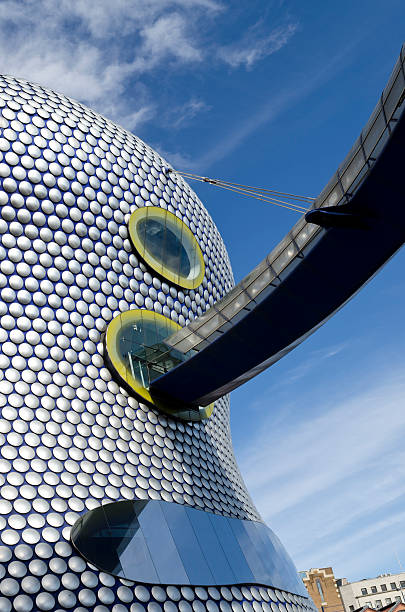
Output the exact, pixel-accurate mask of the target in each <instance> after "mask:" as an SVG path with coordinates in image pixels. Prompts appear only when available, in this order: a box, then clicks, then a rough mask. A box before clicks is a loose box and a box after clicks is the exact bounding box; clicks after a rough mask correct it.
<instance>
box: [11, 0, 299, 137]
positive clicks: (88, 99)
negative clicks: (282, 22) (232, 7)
mask: <svg viewBox="0 0 405 612" xmlns="http://www.w3.org/2000/svg"><path fill="white" fill-rule="evenodd" d="M228 10H229V8H227V6H226V4H225V3H222V2H218V1H216V0H150V1H148V2H144V1H143V0H115V1H114V2H111V1H110V0H98V1H97V6H96V7H93V8H92V7H89V3H88V1H87V0H59V1H58V2H57V3H55V2H54V0H3V1H2V2H1V3H0V71H1V72H3V73H8V74H12V75H14V76H18V77H23V78H26V79H28V80H32V81H36V82H38V83H40V84H43V85H45V86H46V87H50V88H52V89H55V90H58V91H61V92H63V93H65V94H67V95H69V96H72V97H73V98H76V99H78V100H80V101H82V102H84V103H86V104H89V105H91V106H92V107H93V108H95V109H96V110H98V111H99V112H101V113H103V114H105V115H109V116H110V118H111V119H113V120H115V121H118V122H119V123H122V124H123V125H124V126H125V127H128V128H129V129H133V128H134V127H139V125H140V124H141V122H143V123H146V122H148V121H151V119H152V118H155V117H156V115H157V114H159V115H164V109H162V105H163V104H164V102H163V99H162V98H163V97H164V96H162V95H161V94H162V91H160V92H159V94H160V95H159V96H157V95H156V91H155V92H153V91H152V89H151V88H150V86H146V85H145V82H146V79H147V77H148V76H149V75H153V77H154V78H158V77H159V75H160V76H161V78H162V80H164V79H165V78H166V77H167V75H168V74H170V73H174V72H177V73H179V71H184V70H187V69H189V68H191V67H193V68H194V69H196V68H197V69H201V70H206V66H207V62H211V64H212V63H213V62H217V63H218V60H219V61H221V62H225V63H226V64H227V65H231V66H233V67H234V68H237V67H248V68H251V67H252V66H253V65H254V64H255V63H256V62H258V61H259V60H260V59H263V58H264V57H266V56H267V55H269V54H270V53H274V52H275V51H276V50H277V49H279V48H281V46H283V45H284V44H286V42H287V41H288V39H289V37H291V36H292V34H293V30H294V27H295V26H287V27H286V28H284V29H277V30H274V31H273V32H271V33H270V34H268V35H266V36H264V35H262V34H260V32H259V29H258V26H257V25H256V26H254V27H253V28H250V30H248V33H247V34H246V35H244V36H242V39H241V41H240V42H235V43H234V44H233V45H230V46H228V47H220V46H219V43H218V42H217V39H216V38H215V32H216V29H215V28H218V27H219V25H220V24H221V20H222V19H223V15H224V14H226V12H227V11H228ZM139 91H142V95H140V96H139V95H138V94H139ZM189 97H190V99H189V101H186V102H183V103H180V104H178V102H177V106H178V110H179V113H178V116H176V117H174V120H173V125H172V126H171V127H172V128H175V129H179V128H182V127H184V126H186V125H187V124H188V122H189V121H190V119H192V118H193V117H194V116H196V114H197V113H199V112H202V111H204V110H207V109H208V108H209V107H208V106H207V105H206V103H205V102H204V101H203V100H202V99H200V97H195V96H189Z"/></svg>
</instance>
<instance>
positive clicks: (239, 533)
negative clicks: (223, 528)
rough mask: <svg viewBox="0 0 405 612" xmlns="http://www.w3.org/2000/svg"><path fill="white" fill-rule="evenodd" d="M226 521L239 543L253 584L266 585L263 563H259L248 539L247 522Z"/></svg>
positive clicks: (258, 558)
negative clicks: (250, 572)
mask: <svg viewBox="0 0 405 612" xmlns="http://www.w3.org/2000/svg"><path fill="white" fill-rule="evenodd" d="M228 520H229V524H230V526H231V529H232V531H233V533H234V534H235V536H236V538H237V540H238V542H239V545H240V547H241V549H242V552H243V554H244V556H245V558H246V561H247V563H248V565H249V567H250V569H251V570H252V574H253V576H254V579H255V582H261V583H266V578H267V576H266V571H265V569H264V567H263V563H262V562H261V560H260V557H259V555H258V554H257V552H256V550H255V548H254V544H253V542H252V540H251V539H250V535H249V532H248V527H247V525H246V524H245V523H249V521H240V520H238V519H228Z"/></svg>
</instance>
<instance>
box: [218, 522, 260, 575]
mask: <svg viewBox="0 0 405 612" xmlns="http://www.w3.org/2000/svg"><path fill="white" fill-rule="evenodd" d="M209 518H210V521H211V525H212V526H213V528H214V531H215V533H216V535H217V538H218V540H219V543H220V544H221V547H222V550H223V551H224V553H225V556H226V558H227V560H228V563H229V565H230V567H231V569H232V571H233V573H234V574H235V576H237V577H238V578H237V582H254V581H255V580H254V576H253V574H252V572H251V570H250V568H249V565H248V563H247V561H246V558H245V556H244V554H243V553H242V550H241V547H240V546H239V543H238V541H237V539H236V538H235V535H234V533H233V531H232V529H231V526H230V525H229V522H228V521H229V520H230V519H227V518H226V517H223V516H221V517H219V516H217V515H216V514H209ZM218 519H220V520H218Z"/></svg>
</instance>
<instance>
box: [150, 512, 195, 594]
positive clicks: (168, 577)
mask: <svg viewBox="0 0 405 612" xmlns="http://www.w3.org/2000/svg"><path fill="white" fill-rule="evenodd" d="M180 507H181V506H179V508H180ZM138 520H139V523H140V525H141V529H142V532H143V535H144V536H145V540H146V544H147V546H148V548H149V551H150V554H151V557H152V559H153V561H154V565H155V567H156V571H157V573H158V576H159V579H160V582H162V583H163V584H189V579H188V576H187V573H186V571H185V569H184V566H183V563H182V562H181V559H180V557H179V553H178V552H177V548H176V545H175V543H174V541H173V537H172V534H171V533H170V529H169V527H168V525H167V522H166V519H165V517H164V514H163V512H162V509H161V507H160V505H159V503H158V502H148V503H147V505H146V506H145V508H144V509H143V511H142V513H141V514H140V515H139V517H138Z"/></svg>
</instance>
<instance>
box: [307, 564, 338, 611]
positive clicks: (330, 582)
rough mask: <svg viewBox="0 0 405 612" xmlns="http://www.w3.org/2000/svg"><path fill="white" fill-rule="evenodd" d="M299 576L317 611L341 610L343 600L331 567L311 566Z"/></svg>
mask: <svg viewBox="0 0 405 612" xmlns="http://www.w3.org/2000/svg"><path fill="white" fill-rule="evenodd" d="M300 576H301V578H302V581H303V583H304V585H305V588H306V589H307V591H308V594H309V596H310V597H311V599H312V601H313V602H314V604H315V606H316V608H317V609H318V611H319V612H326V611H328V612H343V611H344V607H343V601H342V598H341V596H340V592H339V588H338V586H337V581H336V579H335V576H334V573H333V569H332V568H331V567H321V568H313V569H310V570H308V571H304V572H300Z"/></svg>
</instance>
